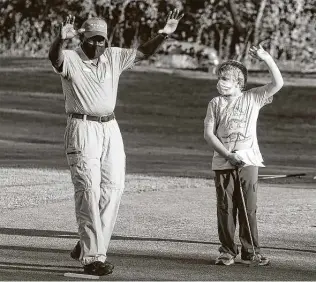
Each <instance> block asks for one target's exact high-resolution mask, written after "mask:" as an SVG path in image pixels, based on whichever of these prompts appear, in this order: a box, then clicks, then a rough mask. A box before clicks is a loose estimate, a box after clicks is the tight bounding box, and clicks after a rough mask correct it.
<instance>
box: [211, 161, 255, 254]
mask: <svg viewBox="0 0 316 282" xmlns="http://www.w3.org/2000/svg"><path fill="white" fill-rule="evenodd" d="M239 177H240V183H241V185H242V191H243V195H244V199H245V204H246V210H247V215H248V219H249V224H250V229H251V233H252V239H253V244H254V248H255V251H256V253H260V247H259V242H258V228H257V189H258V167H256V166H246V167H243V168H241V169H239ZM215 187H216V197H217V225H218V235H219V240H220V243H221V246H220V248H219V251H220V252H224V253H230V254H231V255H233V256H234V257H235V256H237V255H238V253H239V252H238V248H237V245H236V243H235V242H234V236H235V230H236V218H237V211H238V221H239V239H240V242H241V257H242V259H247V256H249V255H251V254H253V249H252V245H251V239H250V235H249V230H248V226H247V221H246V217H245V211H244V208H243V203H242V199H241V194H240V184H239V180H238V174H237V169H227V170H215Z"/></svg>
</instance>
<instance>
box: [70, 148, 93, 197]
mask: <svg viewBox="0 0 316 282" xmlns="http://www.w3.org/2000/svg"><path fill="white" fill-rule="evenodd" d="M66 157H67V162H68V165H69V168H70V173H71V180H72V183H73V184H74V186H75V191H76V192H77V191H82V190H86V189H88V188H89V187H91V185H92V179H91V177H90V176H91V173H89V172H88V167H87V164H86V162H85V161H84V158H83V156H82V152H81V151H79V150H78V151H66Z"/></svg>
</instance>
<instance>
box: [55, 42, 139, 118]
mask: <svg viewBox="0 0 316 282" xmlns="http://www.w3.org/2000/svg"><path fill="white" fill-rule="evenodd" d="M63 55H64V62H63V69H62V71H61V72H60V73H59V72H58V71H56V70H55V71H56V72H57V73H59V74H60V76H61V81H62V88H63V93H64V96H65V109H66V113H67V114H70V113H79V114H86V115H93V116H104V115H108V114H110V113H112V112H113V111H114V108H115V105H116V98H117V88H118V82H119V77H120V75H121V73H122V72H123V71H124V70H126V69H129V68H131V67H132V66H133V65H134V60H135V57H136V49H123V48H118V47H109V48H106V49H105V52H104V53H103V55H101V57H100V59H99V62H98V64H97V66H96V65H93V64H92V61H91V60H89V59H88V58H87V56H86V55H85V54H84V52H83V51H82V49H81V47H78V48H77V49H75V50H63Z"/></svg>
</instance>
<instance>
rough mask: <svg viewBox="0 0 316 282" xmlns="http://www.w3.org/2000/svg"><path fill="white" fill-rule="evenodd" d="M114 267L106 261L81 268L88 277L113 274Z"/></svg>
mask: <svg viewBox="0 0 316 282" xmlns="http://www.w3.org/2000/svg"><path fill="white" fill-rule="evenodd" d="M113 269H114V265H113V264H111V263H109V262H108V261H105V262H102V261H95V262H93V263H90V264H87V265H85V266H84V267H83V272H84V273H85V274H89V275H96V276H103V275H108V274H111V273H112V272H113Z"/></svg>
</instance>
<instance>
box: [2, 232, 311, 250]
mask: <svg viewBox="0 0 316 282" xmlns="http://www.w3.org/2000/svg"><path fill="white" fill-rule="evenodd" d="M0 234H5V235H15V236H29V237H53V238H64V239H65V238H66V239H76V240H78V239H79V237H78V235H77V233H75V232H69V231H57V230H36V229H20V228H0ZM112 240H117V241H147V242H169V243H186V244H204V245H219V243H218V242H207V241H198V240H185V239H171V238H150V237H132V236H119V235H113V236H112ZM25 248H26V249H25ZM261 248H262V249H271V250H283V251H297V252H306V253H316V250H307V249H298V248H285V247H273V246H261ZM0 249H15V250H28V251H31V250H33V251H41V252H50V251H52V252H55V251H56V252H64V250H60V249H56V250H55V249H48V248H45V249H43V248H41V249H39V248H30V247H21V246H4V245H3V246H1V245H0ZM66 252H68V251H66Z"/></svg>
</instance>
